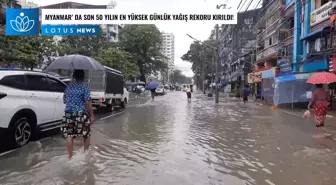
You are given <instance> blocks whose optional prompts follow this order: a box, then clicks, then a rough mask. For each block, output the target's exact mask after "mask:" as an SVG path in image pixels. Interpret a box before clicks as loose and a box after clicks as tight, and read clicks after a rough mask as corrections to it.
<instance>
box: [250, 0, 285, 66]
mask: <svg viewBox="0 0 336 185" xmlns="http://www.w3.org/2000/svg"><path fill="white" fill-rule="evenodd" d="M264 3H265V4H264V5H265V6H264V7H263V10H262V11H261V15H262V17H261V20H260V21H259V22H258V23H257V24H256V27H257V28H258V30H259V34H258V36H257V57H256V63H255V70H261V69H263V68H270V67H274V66H276V64H277V59H278V47H279V43H280V42H279V36H278V35H279V29H278V28H279V26H280V25H281V24H282V21H283V19H282V14H283V10H284V8H285V5H284V0H264Z"/></svg>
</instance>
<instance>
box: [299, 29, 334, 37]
mask: <svg viewBox="0 0 336 185" xmlns="http://www.w3.org/2000/svg"><path fill="white" fill-rule="evenodd" d="M328 31H330V26H327V27H324V28H321V29H318V30H315V31H313V32H311V33H309V34H308V35H306V36H304V37H301V38H300V39H301V40H307V39H314V38H317V37H322V35H323V33H325V32H328Z"/></svg>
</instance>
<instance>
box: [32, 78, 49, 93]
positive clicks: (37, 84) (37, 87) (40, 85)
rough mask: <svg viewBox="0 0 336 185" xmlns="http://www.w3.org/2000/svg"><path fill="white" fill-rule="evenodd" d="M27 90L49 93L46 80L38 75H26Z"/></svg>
mask: <svg viewBox="0 0 336 185" xmlns="http://www.w3.org/2000/svg"><path fill="white" fill-rule="evenodd" d="M27 90H30V91H50V88H49V83H48V81H47V78H46V77H45V76H40V75H27Z"/></svg>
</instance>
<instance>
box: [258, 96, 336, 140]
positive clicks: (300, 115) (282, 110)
mask: <svg viewBox="0 0 336 185" xmlns="http://www.w3.org/2000/svg"><path fill="white" fill-rule="evenodd" d="M255 103H256V104H257V105H259V106H265V105H264V104H262V103H258V102H255ZM272 110H279V111H280V112H282V113H285V114H289V115H292V116H296V117H300V118H302V114H303V113H302V114H301V113H299V112H291V111H288V110H284V109H281V108H278V107H276V108H273V106H272ZM327 118H334V116H332V115H330V114H327ZM324 130H325V131H326V132H329V133H331V134H332V135H335V134H336V130H330V129H327V128H324ZM330 139H331V140H333V141H335V142H336V136H332V137H331V138H330Z"/></svg>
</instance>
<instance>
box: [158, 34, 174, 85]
mask: <svg viewBox="0 0 336 185" xmlns="http://www.w3.org/2000/svg"><path fill="white" fill-rule="evenodd" d="M161 37H162V45H161V47H162V48H161V52H162V54H163V55H164V56H166V57H167V59H166V60H165V62H166V64H167V66H168V70H167V71H162V72H161V74H160V76H161V78H164V80H165V81H166V82H168V81H169V75H170V74H171V73H172V72H173V71H174V66H175V64H174V63H175V62H174V61H175V36H174V34H172V33H162V34H161ZM162 80H163V79H162Z"/></svg>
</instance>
